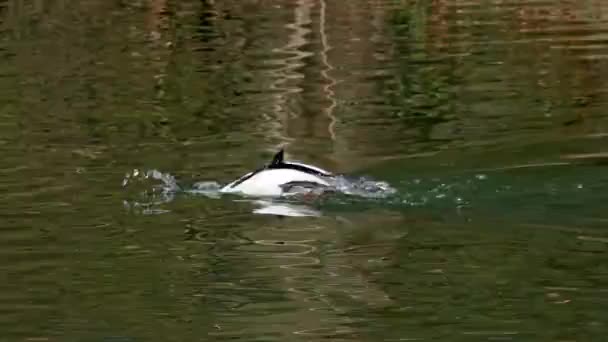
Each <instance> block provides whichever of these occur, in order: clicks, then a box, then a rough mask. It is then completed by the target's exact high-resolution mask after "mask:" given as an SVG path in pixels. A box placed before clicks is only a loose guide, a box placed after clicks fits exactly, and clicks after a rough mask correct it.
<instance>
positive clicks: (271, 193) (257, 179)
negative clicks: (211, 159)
mask: <svg viewBox="0 0 608 342" xmlns="http://www.w3.org/2000/svg"><path fill="white" fill-rule="evenodd" d="M331 177H333V175H332V174H331V173H329V172H327V171H325V170H323V169H320V168H318V167H315V166H311V165H306V164H302V163H296V162H284V161H283V151H282V150H281V151H280V152H279V153H277V154H276V155H275V157H274V159H273V161H272V162H271V163H270V164H269V165H267V166H265V167H264V168H262V169H259V170H257V171H253V172H249V173H248V174H246V175H244V176H242V177H241V178H239V179H237V180H235V181H233V182H231V183H229V184H228V185H226V186H224V187H223V188H222V189H221V190H220V192H222V193H238V194H242V195H247V196H260V197H277V196H281V195H283V194H284V193H285V191H286V190H287V188H289V187H291V186H299V185H304V186H306V187H314V186H318V187H328V186H330V183H329V180H330V179H331Z"/></svg>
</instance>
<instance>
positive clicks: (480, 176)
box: [475, 173, 488, 180]
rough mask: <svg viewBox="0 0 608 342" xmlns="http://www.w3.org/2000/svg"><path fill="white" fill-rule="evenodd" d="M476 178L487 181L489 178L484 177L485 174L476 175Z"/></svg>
mask: <svg viewBox="0 0 608 342" xmlns="http://www.w3.org/2000/svg"><path fill="white" fill-rule="evenodd" d="M475 178H477V179H479V180H486V179H488V176H487V175H484V174H483V173H480V174H477V175H475Z"/></svg>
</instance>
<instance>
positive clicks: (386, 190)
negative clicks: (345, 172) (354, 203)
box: [334, 176, 397, 198]
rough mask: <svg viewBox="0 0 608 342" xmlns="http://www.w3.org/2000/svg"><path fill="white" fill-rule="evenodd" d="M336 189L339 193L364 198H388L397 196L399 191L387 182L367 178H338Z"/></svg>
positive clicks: (335, 184) (335, 183)
mask: <svg viewBox="0 0 608 342" xmlns="http://www.w3.org/2000/svg"><path fill="white" fill-rule="evenodd" d="M334 187H335V188H336V190H337V191H338V192H339V193H342V194H345V195H350V196H358V197H362V198H388V197H390V196H393V195H395V194H397V189H395V188H393V187H392V186H391V185H390V184H388V183H387V182H382V181H375V180H372V179H369V178H367V177H361V178H358V179H348V178H346V177H344V176H337V177H336V179H335V181H334Z"/></svg>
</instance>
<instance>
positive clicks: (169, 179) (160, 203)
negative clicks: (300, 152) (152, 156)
mask: <svg viewBox="0 0 608 342" xmlns="http://www.w3.org/2000/svg"><path fill="white" fill-rule="evenodd" d="M122 186H123V188H125V189H126V192H127V194H128V196H129V199H127V200H124V206H125V208H127V209H128V210H131V211H136V212H139V213H142V214H148V215H149V214H162V213H167V212H169V211H170V210H168V209H165V208H163V207H164V206H165V205H166V204H168V203H170V202H172V201H173V200H174V199H175V197H176V195H178V194H187V195H195V196H199V195H202V196H205V197H208V198H213V199H219V198H221V197H222V195H223V194H222V193H221V192H220V190H221V188H222V185H221V184H220V183H218V182H216V181H199V182H196V183H194V184H192V185H191V186H190V187H183V186H180V185H179V184H178V182H177V180H176V178H175V177H174V176H173V175H171V174H169V173H163V172H160V171H158V170H155V169H152V170H148V171H145V172H142V171H140V170H139V169H134V170H132V171H131V172H128V173H127V174H126V175H125V177H124V179H123V181H122ZM328 190H329V191H328ZM326 192H328V193H330V194H334V195H335V194H337V195H342V196H347V197H348V198H350V199H353V198H354V199H360V200H363V201H364V200H366V199H386V198H389V197H391V196H394V195H396V194H397V193H398V192H397V189H395V188H393V187H392V186H391V185H390V184H388V183H387V182H382V181H374V180H372V179H369V178H367V177H360V178H347V177H345V176H337V177H336V178H334V179H333V180H332V184H331V186H330V187H329V188H324V189H310V188H305V187H303V188H299V187H293V188H292V189H290V191H289V192H286V193H285V194H284V195H283V196H281V197H280V198H277V199H273V200H269V199H265V200H263V201H262V200H248V201H249V202H251V203H252V204H253V205H254V206H256V207H257V208H255V209H253V213H255V214H266V215H269V214H272V215H280V216H320V215H321V212H320V211H319V210H317V209H313V208H312V207H310V204H311V203H312V202H314V201H315V199H317V198H322V197H324V195H325V194H326ZM311 199H312V201H311Z"/></svg>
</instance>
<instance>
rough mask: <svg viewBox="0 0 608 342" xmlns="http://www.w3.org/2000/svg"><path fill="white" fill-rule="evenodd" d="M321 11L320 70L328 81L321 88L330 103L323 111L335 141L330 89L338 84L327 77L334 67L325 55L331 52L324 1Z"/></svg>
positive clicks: (335, 103)
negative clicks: (321, 48) (323, 66)
mask: <svg viewBox="0 0 608 342" xmlns="http://www.w3.org/2000/svg"><path fill="white" fill-rule="evenodd" d="M320 4H321V11H320V14H319V35H320V36H321V45H322V46H323V50H321V60H322V61H323V64H324V65H325V69H323V70H321V75H322V76H323V78H325V79H326V80H328V81H329V83H328V84H326V85H325V86H324V87H323V91H324V92H325V94H326V96H325V97H326V98H327V99H328V100H329V102H331V104H330V105H329V106H328V107H327V108H326V109H325V114H326V115H327V117H328V118H329V125H328V126H327V130H328V132H329V136H330V137H331V140H333V141H335V140H336V134H335V132H334V127H335V125H336V117H335V116H334V113H333V111H334V108H336V105H337V102H336V99H335V96H334V95H335V94H334V91H333V90H332V87H333V86H334V85H336V83H338V82H337V81H336V80H335V79H334V78H332V77H331V76H330V75H329V72H330V71H332V70H334V67H333V66H332V65H331V64H330V63H329V58H328V57H327V53H328V52H329V50H331V46H330V45H329V43H328V41H327V34H326V33H325V22H326V12H327V4H326V3H325V0H320Z"/></svg>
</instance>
